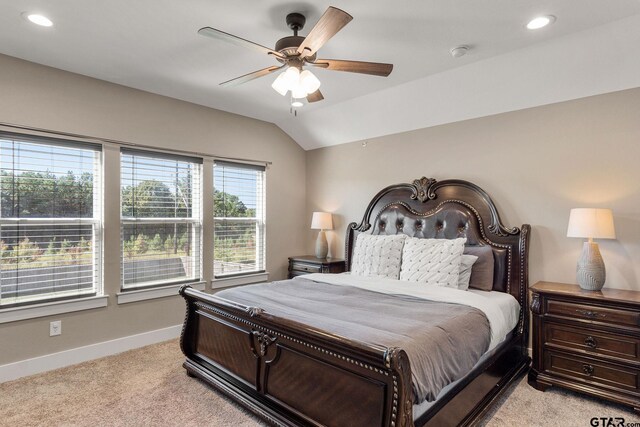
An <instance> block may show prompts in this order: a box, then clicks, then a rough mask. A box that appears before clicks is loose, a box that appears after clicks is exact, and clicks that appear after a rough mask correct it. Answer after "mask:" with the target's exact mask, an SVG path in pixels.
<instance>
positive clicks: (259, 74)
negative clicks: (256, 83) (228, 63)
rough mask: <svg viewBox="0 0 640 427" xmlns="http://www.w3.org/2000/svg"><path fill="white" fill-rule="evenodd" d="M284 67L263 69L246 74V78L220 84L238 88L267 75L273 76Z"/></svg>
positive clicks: (241, 77) (237, 78)
mask: <svg viewBox="0 0 640 427" xmlns="http://www.w3.org/2000/svg"><path fill="white" fill-rule="evenodd" d="M284 67H285V65H281V66H280V67H275V66H274V67H268V68H263V69H262V70H258V71H254V72H253V73H249V74H245V75H244V76H240V77H236V78H235V79H231V80H227V81H226V82H222V83H220V86H225V87H228V86H238V85H241V84H242V83H246V82H248V81H251V80H253V79H257V78H258V77H263V76H266V75H267V74H271V73H273V72H274V71H277V70H279V69H281V68H284Z"/></svg>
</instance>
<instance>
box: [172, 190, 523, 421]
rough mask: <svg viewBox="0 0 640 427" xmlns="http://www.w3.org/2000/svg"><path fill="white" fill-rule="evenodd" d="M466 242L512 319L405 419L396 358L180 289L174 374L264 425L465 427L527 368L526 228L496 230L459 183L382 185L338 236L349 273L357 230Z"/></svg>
mask: <svg viewBox="0 0 640 427" xmlns="http://www.w3.org/2000/svg"><path fill="white" fill-rule="evenodd" d="M364 231H368V232H372V233H373V234H398V233H405V234H408V235H409V236H414V237H422V238H434V237H436V238H456V237H461V236H462V237H467V240H468V241H467V244H468V245H488V246H490V247H491V248H492V249H493V252H494V260H495V272H494V285H493V289H494V291H500V292H507V293H510V294H511V295H513V296H514V297H515V298H516V300H517V301H518V302H519V303H520V319H519V321H518V324H517V326H516V328H515V329H514V330H513V331H512V333H511V334H510V335H508V338H507V339H506V340H505V342H503V343H502V344H500V345H499V346H498V349H497V351H496V352H495V353H494V354H493V355H492V356H491V357H489V358H488V359H486V360H485V361H484V362H483V363H481V364H480V365H478V366H477V367H476V368H475V369H474V370H473V371H472V372H471V373H469V374H468V375H467V376H465V377H464V378H463V379H462V380H461V381H459V382H458V383H457V384H456V385H455V386H454V387H452V388H451V389H450V390H449V391H447V392H446V393H445V394H443V395H441V396H439V398H438V400H437V401H436V403H435V404H433V405H431V407H429V408H428V409H427V410H426V411H425V412H424V413H422V414H420V415H419V416H417V418H416V419H415V420H414V414H413V408H414V406H413V403H412V383H411V366H410V364H409V360H408V358H407V355H406V353H405V352H404V351H403V350H402V349H400V348H385V347H381V346H377V345H370V344H367V343H362V342H357V341H353V340H350V339H348V338H345V337H340V336H335V335H333V334H330V333H327V332H324V331H322V330H317V329H314V328H312V327H309V326H306V325H304V324H300V323H297V322H294V321H291V320H288V319H284V318H279V317H276V316H273V315H270V314H269V313H267V312H264V311H263V310H261V309H260V308H258V307H246V306H243V305H240V304H235V303H232V302H229V301H227V300H224V299H221V298H217V297H216V296H215V295H209V294H205V293H203V292H200V291H197V290H194V289H192V288H190V287H189V286H184V287H183V288H182V289H181V290H180V294H181V295H182V296H183V297H184V298H185V300H186V304H187V311H186V318H185V322H184V327H183V330H182V336H181V340H180V345H181V348H182V351H183V353H184V354H185V356H186V360H185V362H184V365H183V366H184V367H185V369H186V370H187V373H188V374H189V375H190V376H194V377H198V378H200V379H201V380H203V381H205V382H206V383H208V384H210V385H211V386H213V387H214V388H216V389H217V390H219V391H221V392H222V393H224V394H226V395H228V396H230V397H231V398H233V399H234V400H235V401H237V402H238V403H240V404H242V405H244V406H245V407H247V408H248V409H249V410H251V411H252V412H254V413H255V414H257V415H258V416H260V417H261V418H263V419H264V420H266V421H268V422H269V423H272V424H274V425H285V426H325V425H326V426H367V427H370V426H388V427H400V426H414V425H416V426H432V425H433V426H448V425H469V424H473V422H474V421H475V420H477V419H478V418H479V417H480V416H481V415H482V414H483V413H484V412H485V411H486V410H487V408H488V407H489V405H490V404H491V402H493V401H494V400H495V398H496V397H497V396H498V395H499V394H500V393H501V392H502V391H503V390H504V389H505V388H506V387H507V386H508V385H509V384H510V383H511V382H512V381H513V380H514V379H515V378H517V377H518V375H519V374H520V373H522V372H523V371H524V370H525V369H526V368H527V367H528V365H529V362H530V358H529V357H528V356H527V350H526V348H527V333H528V315H527V313H528V312H527V298H528V297H527V295H528V293H527V288H528V279H527V268H528V265H527V264H528V263H527V260H528V256H527V253H528V246H529V231H530V227H529V225H526V224H525V225H523V226H522V227H521V228H507V227H505V226H504V225H503V223H502V222H501V220H500V217H499V215H498V211H497V209H496V206H495V205H494V203H493V201H492V200H491V198H490V197H489V196H488V194H487V193H486V192H485V191H484V190H482V189H481V188H479V187H478V186H476V185H474V184H472V183H469V182H466V181H460V180H446V181H440V182H437V181H435V180H434V179H427V178H421V179H418V180H415V181H414V182H413V183H412V184H398V185H392V186H390V187H387V188H385V189H383V190H382V191H380V192H379V193H378V194H377V195H376V196H375V197H374V198H373V199H372V200H371V202H370V203H369V205H368V207H367V209H366V211H365V214H364V217H363V219H362V221H361V222H360V224H356V223H351V224H350V225H349V227H348V229H347V236H346V239H345V244H346V252H345V258H346V265H347V270H349V267H350V261H351V254H352V250H353V247H354V243H355V238H356V236H357V234H358V233H360V232H364Z"/></svg>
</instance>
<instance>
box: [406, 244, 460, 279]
mask: <svg viewBox="0 0 640 427" xmlns="http://www.w3.org/2000/svg"><path fill="white" fill-rule="evenodd" d="M466 241H467V239H453V240H448V239H419V238H414V237H411V238H408V239H407V241H406V242H405V244H404V249H403V250H402V267H401V269H400V280H406V281H409V282H421V283H426V284H428V285H435V286H446V287H449V288H455V289H457V288H458V277H459V276H460V263H461V262H462V252H463V251H464V244H465V242H466Z"/></svg>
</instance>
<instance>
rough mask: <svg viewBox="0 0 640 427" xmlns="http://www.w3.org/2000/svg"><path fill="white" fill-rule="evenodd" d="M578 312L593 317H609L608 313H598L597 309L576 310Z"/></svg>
mask: <svg viewBox="0 0 640 427" xmlns="http://www.w3.org/2000/svg"><path fill="white" fill-rule="evenodd" d="M576 312H578V313H580V314H582V315H583V316H586V317H591V318H594V317H602V318H603V319H604V318H605V317H607V315H606V314H604V313H598V312H597V311H591V310H576Z"/></svg>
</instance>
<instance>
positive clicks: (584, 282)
mask: <svg viewBox="0 0 640 427" xmlns="http://www.w3.org/2000/svg"><path fill="white" fill-rule="evenodd" d="M567 237H582V238H588V239H589V240H588V241H586V242H584V245H583V246H582V254H581V255H580V258H579V259H578V266H577V268H576V277H577V280H578V285H580V287H581V288H582V289H586V290H590V291H599V290H600V289H602V287H603V286H604V281H605V278H606V272H605V268H604V261H603V260H602V255H600V249H599V248H598V244H597V243H595V242H594V241H593V239H615V238H616V231H615V228H614V226H613V214H612V212H611V209H595V208H579V209H571V213H570V214H569V227H568V228H567Z"/></svg>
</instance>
